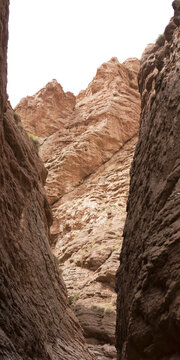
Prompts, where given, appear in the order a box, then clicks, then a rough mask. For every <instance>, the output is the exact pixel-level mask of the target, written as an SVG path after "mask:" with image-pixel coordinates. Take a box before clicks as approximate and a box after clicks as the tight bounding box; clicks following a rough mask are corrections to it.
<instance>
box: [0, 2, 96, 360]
mask: <svg viewBox="0 0 180 360" xmlns="http://www.w3.org/2000/svg"><path fill="white" fill-rule="evenodd" d="M8 5H9V3H8V1H7V0H0V57H1V61H0V359H1V360H30V359H36V360H40V359H41V360H42V359H43V360H46V359H47V360H50V359H52V360H55V359H61V360H65V359H66V360H75V359H82V360H84V359H87V360H92V359H93V358H94V357H93V356H92V355H91V354H90V353H89V351H88V349H87V347H86V346H85V343H84V338H83V336H82V331H81V328H80V325H79V323H78V321H77V319H76V317H75V316H74V313H73V312H72V310H71V308H70V305H69V300H68V298H67V292H66V288H65V285H64V282H63V280H62V277H61V275H60V274H59V272H58V269H57V265H56V261H55V259H54V256H53V255H52V253H51V250H50V247H49V226H50V225H51V223H52V215H51V211H50V208H49V205H48V201H47V198H46V195H45V191H44V188H43V184H44V183H45V180H46V175H47V171H46V170H45V168H44V166H43V163H42V161H41V160H40V158H39V157H38V155H37V151H36V148H35V147H34V145H33V143H32V142H31V140H30V139H29V138H28V136H27V135H26V133H25V131H24V130H23V128H22V126H20V125H19V124H17V123H16V120H17V116H15V115H14V112H13V110H12V109H11V107H10V105H8V106H6V99H7V95H6V52H7V38H8V31H7V24H8Z"/></svg>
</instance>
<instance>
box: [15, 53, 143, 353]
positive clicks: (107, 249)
mask: <svg viewBox="0 0 180 360" xmlns="http://www.w3.org/2000/svg"><path fill="white" fill-rule="evenodd" d="M138 70H139V61H138V60H137V59H128V60H127V61H125V62H124V63H123V64H120V63H119V62H118V60H117V59H116V58H112V59H111V60H110V61H109V62H107V63H104V64H103V65H102V66H101V67H100V68H99V69H98V70H97V74H96V76H95V78H94V79H93V81H92V82H91V83H90V84H89V86H88V88H87V89H86V90H84V91H82V92H80V94H79V95H78V96H77V97H76V103H75V106H74V109H73V111H72V113H71V110H72V108H70V111H69V113H68V112H67V108H66V102H65V103H64V100H63V101H61V99H60V104H59V106H61V109H62V111H63V112H64V113H65V112H66V113H67V117H66V121H64V123H63V126H62V122H60V124H59V130H58V131H56V132H55V133H54V134H52V135H51V136H48V137H46V138H43V133H42V134H41V133H39V132H35V130H34V134H35V135H39V136H40V137H41V143H42V145H41V146H40V148H39V154H40V156H41V157H42V159H43V161H44V163H45V166H46V168H47V169H48V172H49V173H48V178H47V182H46V189H47V194H48V198H49V201H50V202H51V205H52V211H53V219H54V221H53V225H52V227H51V244H52V247H53V252H54V254H55V256H56V258H57V262H58V265H59V269H60V271H61V272H62V273H63V278H64V280H65V283H66V286H67V290H68V294H69V300H70V302H71V306H72V307H73V309H74V311H75V313H76V315H77V317H78V319H79V321H80V324H81V326H82V328H83V330H84V335H85V337H86V340H87V342H88V344H89V348H90V349H91V351H93V352H94V354H95V356H96V358H97V359H98V360H109V359H115V357H116V351H115V348H114V341H115V308H116V306H115V303H116V295H115V292H114V282H115V272H116V269H117V267H118V257H119V252H120V248H121V239H122V229H123V226H124V221H125V216H126V211H125V209H126V200H127V196H128V185H129V168H130V164H131V160H132V157H133V153H134V147H135V144H136V141H137V139H136V136H135V135H136V133H137V132H138V127H139V115H140V114H139V113H140V95H139V91H138V85H137V73H138ZM55 84H56V86H57V88H58V87H59V84H58V83H55V82H54V81H53V85H54V86H55ZM48 87H49V88H50V89H51V90H52V91H51V93H50V99H51V101H52V102H53V103H55V102H54V100H53V93H54V90H53V86H51V85H49V84H48ZM46 93H47V91H46V87H45V89H42V90H40V91H39V92H38V96H37V95H35V96H34V98H33V97H32V98H31V103H32V104H33V103H34V110H33V108H32V115H31V116H32V120H30V117H29V118H28V120H26V107H25V110H23V103H25V100H23V102H21V103H20V104H19V105H18V106H17V108H16V111H17V112H18V113H19V114H20V116H21V119H22V122H23V124H24V127H25V128H26V129H27V130H29V126H30V124H31V121H32V123H34V118H33V113H36V106H37V107H38V111H39V113H41V109H40V108H39V104H43V105H42V106H43V107H44V104H45V102H46V107H45V108H43V111H44V112H46V114H51V108H48V106H49V102H48V101H44V94H46ZM55 94H57V89H56V90H55ZM37 97H38V102H37V104H36V99H37ZM63 98H64V97H63V96H62V99H63ZM27 101H28V99H27ZM57 103H59V102H58V99H57ZM63 106H64V107H65V109H64V110H63ZM53 111H54V113H55V112H56V113H57V114H58V111H56V109H54V110H53ZM50 119H51V117H50ZM57 120H58V118H57ZM55 121H56V119H55ZM35 122H36V120H35ZM41 124H42V126H44V118H43V117H42V118H39V120H38V126H39V129H40V127H41ZM35 128H36V126H35V127H34V129H35Z"/></svg>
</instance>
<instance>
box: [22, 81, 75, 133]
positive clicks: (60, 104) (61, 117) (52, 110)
mask: <svg viewBox="0 0 180 360" xmlns="http://www.w3.org/2000/svg"><path fill="white" fill-rule="evenodd" d="M75 101H76V98H75V96H74V95H73V94H72V93H71V92H67V93H64V91H63V89H62V86H61V85H60V84H58V82H57V81H56V80H52V81H51V82H49V83H48V84H47V85H46V86H45V87H44V88H43V89H42V90H40V91H38V92H37V93H36V95H34V96H28V97H26V98H23V99H22V100H21V101H20V103H19V104H18V106H17V107H16V108H15V111H16V112H17V113H18V114H21V116H22V118H23V119H25V121H24V124H23V125H24V128H25V129H26V131H28V132H30V133H32V134H36V135H37V136H39V137H42V138H45V137H47V136H49V135H51V134H53V133H54V132H55V131H57V130H61V129H63V128H64V126H65V124H66V123H67V120H68V117H69V116H70V115H71V113H72V111H73V109H74V106H75ZM42 119H43V121H42Z"/></svg>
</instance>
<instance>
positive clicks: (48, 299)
mask: <svg viewBox="0 0 180 360" xmlns="http://www.w3.org/2000/svg"><path fill="white" fill-rule="evenodd" d="M172 5H173V9H174V17H173V18H172V19H171V20H170V22H169V24H168V25H167V27H166V29H165V32H164V34H162V35H161V41H159V40H158V41H157V42H156V43H155V44H150V45H148V46H147V48H146V49H145V51H144V53H143V55H142V58H141V62H140V61H139V60H138V59H136V58H130V59H128V60H126V61H125V62H124V63H123V64H120V63H119V61H118V59H117V58H115V57H113V58H112V59H110V60H109V61H108V62H106V63H104V64H102V65H101V66H100V67H99V68H98V70H97V73H96V76H95V77H94V79H93V80H92V82H91V83H90V84H89V86H88V87H87V89H86V90H83V91H81V92H80V93H79V95H78V96H74V95H73V94H72V93H71V92H64V91H63V88H62V86H61V85H60V84H59V83H58V82H57V81H56V80H52V81H50V82H49V83H48V84H47V85H46V86H45V87H44V88H43V89H41V90H39V91H38V92H37V93H36V94H35V95H34V96H31V97H30V96H28V97H26V98H24V99H22V100H21V102H20V103H19V104H18V105H17V107H16V108H15V109H14V110H13V109H12V107H11V105H10V103H9V101H8V96H7V92H6V85H7V43H8V14H9V1H8V0H0V360H116V359H118V360H145V359H147V360H180V343H179V339H180V295H179V294H180V283H179V274H180V210H179V209H180V196H179V194H180V141H179V140H180V116H179V110H180V108H179V99H180V95H179V94H180V71H179V70H180V56H179V50H180V0H174V1H173V4H172ZM139 91H140V93H139ZM140 102H141V104H140ZM140 112H141V114H140ZM139 120H140V121H139ZM139 124H140V127H139ZM115 289H116V292H117V299H116V292H115ZM116 309H117V313H116ZM115 344H116V348H115Z"/></svg>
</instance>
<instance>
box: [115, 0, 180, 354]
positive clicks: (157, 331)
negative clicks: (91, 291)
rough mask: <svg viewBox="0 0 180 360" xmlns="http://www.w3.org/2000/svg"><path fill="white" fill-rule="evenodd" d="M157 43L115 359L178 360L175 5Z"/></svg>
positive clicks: (179, 37) (179, 132)
mask: <svg viewBox="0 0 180 360" xmlns="http://www.w3.org/2000/svg"><path fill="white" fill-rule="evenodd" d="M173 7H174V8H175V17H174V18H172V19H171V21H170V23H169V24H168V26H167V27H166V29H165V33H164V34H165V40H166V41H165V43H164V45H163V46H161V47H159V46H158V45H151V46H149V47H148V48H147V50H146V51H145V52H144V54H143V57H142V60H141V68H140V73H139V87H140V91H141V96H142V112H141V120H140V134H139V141H138V144H137V147H136V151H135V156H134V161H133V164H132V168H131V183H130V194H129V199H128V205H127V220H126V224H125V228H124V241H123V247H122V252H121V257H120V262H121V265H120V268H119V270H118V272H117V291H118V301H117V329H116V331H117V350H118V359H121V360H142V359H151V360H152V359H153V360H165V359H166V360H170V359H171V360H178V359H180V342H179V339H180V283H179V274H180V243H179V239H180V197H179V194H180V117H179V95H180V91H179V86H180V72H179V70H180V67H179V64H180V56H179V49H180V28H179V26H177V25H179V14H180V1H174V2H173Z"/></svg>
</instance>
